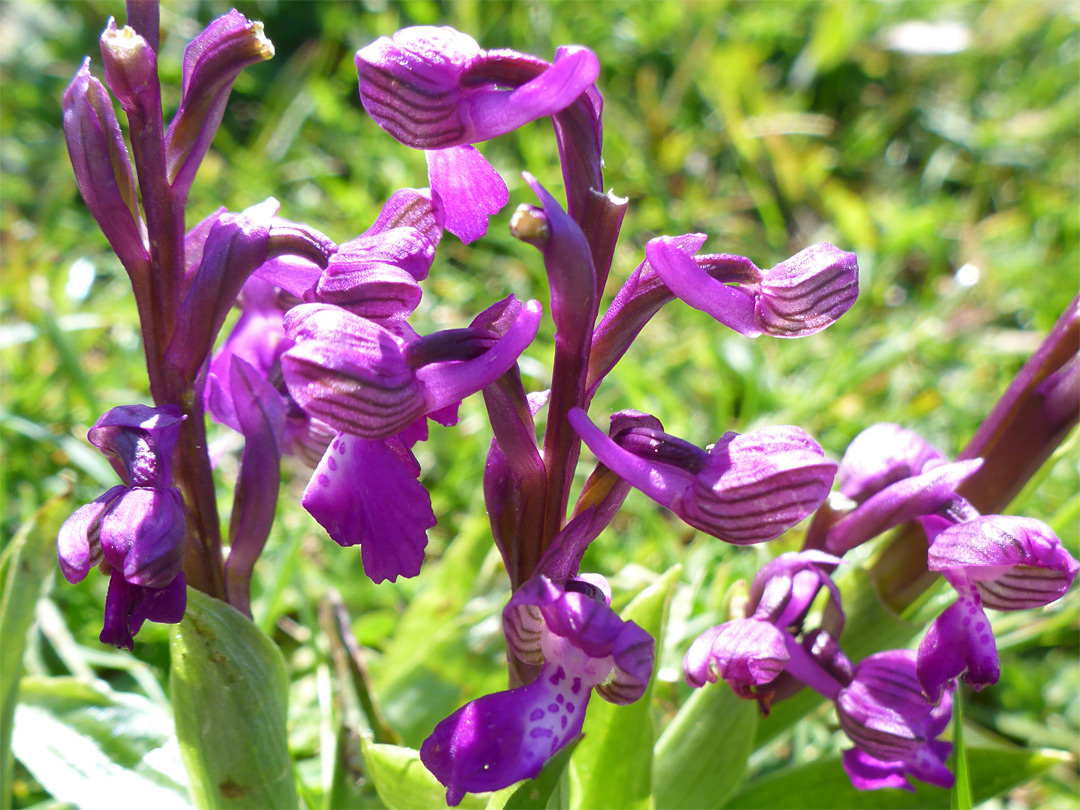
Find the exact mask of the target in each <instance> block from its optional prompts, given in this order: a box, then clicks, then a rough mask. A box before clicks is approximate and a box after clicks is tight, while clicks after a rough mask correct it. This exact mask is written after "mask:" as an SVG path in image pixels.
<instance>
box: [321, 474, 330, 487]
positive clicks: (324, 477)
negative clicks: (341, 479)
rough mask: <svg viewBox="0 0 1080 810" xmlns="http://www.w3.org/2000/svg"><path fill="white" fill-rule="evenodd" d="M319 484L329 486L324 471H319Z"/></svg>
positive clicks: (328, 480)
mask: <svg viewBox="0 0 1080 810" xmlns="http://www.w3.org/2000/svg"><path fill="white" fill-rule="evenodd" d="M319 486H322V487H328V486H330V479H329V478H328V477H327V476H326V475H325V474H324V473H319Z"/></svg>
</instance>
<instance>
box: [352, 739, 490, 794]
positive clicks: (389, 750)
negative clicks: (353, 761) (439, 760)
mask: <svg viewBox="0 0 1080 810" xmlns="http://www.w3.org/2000/svg"><path fill="white" fill-rule="evenodd" d="M360 750H361V751H363V754H364V765H365V769H366V771H367V775H368V778H369V779H371V781H372V783H373V784H374V785H375V792H376V793H378V794H379V798H380V799H382V801H383V804H385V805H386V807H387V810H412V808H416V807H446V788H444V787H443V786H442V785H440V784H439V780H438V779H436V778H435V777H434V776H432V775H431V772H430V771H429V770H428V769H427V768H426V767H424V763H423V762H421V761H420V752H419V751H417V750H416V749H413V748H406V747H405V746H402V745H385V744H381V743H373V742H371V740H370V739H369V738H367V737H364V738H363V739H362V741H361V743H360ZM486 804H487V797H486V796H484V795H479V796H477V795H473V794H471V793H466V794H465V797H464V798H463V799H462V800H461V804H460V805H459V806H460V807H465V808H471V810H480V809H481V808H483V807H484V806H485V805H486Z"/></svg>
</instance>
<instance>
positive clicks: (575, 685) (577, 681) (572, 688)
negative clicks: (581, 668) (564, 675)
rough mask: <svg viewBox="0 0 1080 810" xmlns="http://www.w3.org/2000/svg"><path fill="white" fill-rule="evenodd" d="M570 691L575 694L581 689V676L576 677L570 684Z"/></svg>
mask: <svg viewBox="0 0 1080 810" xmlns="http://www.w3.org/2000/svg"><path fill="white" fill-rule="evenodd" d="M570 691H571V692H572V693H574V694H575V695H576V694H577V693H578V692H580V691H581V678H574V682H573V684H572V685H571V686H570Z"/></svg>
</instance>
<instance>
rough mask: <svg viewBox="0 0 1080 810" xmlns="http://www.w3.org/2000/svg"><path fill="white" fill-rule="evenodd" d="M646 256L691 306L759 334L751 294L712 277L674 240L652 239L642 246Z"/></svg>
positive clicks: (750, 333)
mask: <svg viewBox="0 0 1080 810" xmlns="http://www.w3.org/2000/svg"><path fill="white" fill-rule="evenodd" d="M645 255H646V256H647V257H648V259H649V264H651V265H652V266H653V269H655V270H656V272H657V275H659V276H660V278H661V279H663V281H664V284H665V285H666V286H667V288H668V289H669V290H671V292H672V293H674V294H675V295H676V296H677V297H679V298H681V299H682V300H683V301H685V302H686V303H687V304H689V305H690V306H692V307H693V308H694V309H700V310H701V311H702V312H706V313H708V314H709V315H712V316H713V317H714V318H715V319H716V320H718V321H719V322H720V323H722V324H723V325H724V326H726V327H728V328H730V329H734V330H735V331H736V332H738V333H739V334H740V335H745V336H746V337H757V336H758V335H760V334H761V330H760V329H759V328H758V327H757V325H756V324H755V322H754V299H753V297H752V296H750V295H748V294H747V293H745V292H743V291H742V290H739V289H737V288H735V287H729V286H728V285H726V284H722V283H721V282H719V281H717V280H716V279H714V278H713V277H712V276H710V275H709V274H708V273H707V272H705V270H704V269H703V268H702V267H700V266H699V265H698V263H697V262H695V261H694V260H693V259H692V258H691V257H690V256H689V255H688V254H686V253H684V252H683V251H682V250H680V249H679V247H678V246H677V244H676V243H675V241H674V240H673V239H671V238H670V237H666V236H664V237H660V238H658V239H653V240H652V241H650V242H649V244H647V245H646V246H645Z"/></svg>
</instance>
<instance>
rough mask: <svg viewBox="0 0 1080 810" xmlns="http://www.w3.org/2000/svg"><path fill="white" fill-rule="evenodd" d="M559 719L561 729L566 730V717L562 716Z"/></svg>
mask: <svg viewBox="0 0 1080 810" xmlns="http://www.w3.org/2000/svg"><path fill="white" fill-rule="evenodd" d="M560 719H561V720H562V727H563V728H566V715H565V714H564V715H563V716H562V718H560Z"/></svg>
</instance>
